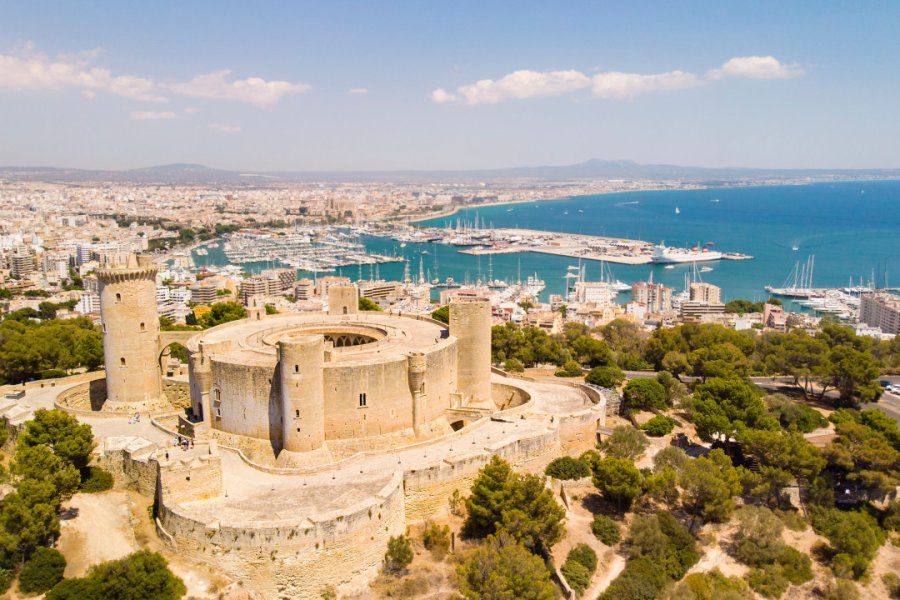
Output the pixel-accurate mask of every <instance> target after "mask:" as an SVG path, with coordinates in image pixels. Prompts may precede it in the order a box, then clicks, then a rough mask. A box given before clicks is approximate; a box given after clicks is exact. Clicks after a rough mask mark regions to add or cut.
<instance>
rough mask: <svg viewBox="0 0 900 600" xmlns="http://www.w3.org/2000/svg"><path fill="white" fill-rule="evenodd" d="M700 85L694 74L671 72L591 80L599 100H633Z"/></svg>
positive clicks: (600, 75)
mask: <svg viewBox="0 0 900 600" xmlns="http://www.w3.org/2000/svg"><path fill="white" fill-rule="evenodd" d="M697 85H700V79H699V78H698V77H697V76H696V75H694V74H693V73H686V72H684V71H669V72H668V73H656V74H653V75H639V74H637V73H618V72H610V73H598V74H597V75H594V76H593V77H592V78H591V93H592V94H593V95H594V96H596V97H597V98H603V99H623V98H633V97H634V96H636V95H638V94H644V93H647V92H657V91H667V90H683V89H686V88H691V87H695V86H697Z"/></svg>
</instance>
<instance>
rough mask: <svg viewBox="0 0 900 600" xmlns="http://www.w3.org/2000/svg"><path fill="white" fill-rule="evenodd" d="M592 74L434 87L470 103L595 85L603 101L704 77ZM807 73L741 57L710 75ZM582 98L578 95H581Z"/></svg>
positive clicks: (443, 97) (446, 97)
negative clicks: (453, 89)
mask: <svg viewBox="0 0 900 600" xmlns="http://www.w3.org/2000/svg"><path fill="white" fill-rule="evenodd" d="M589 72H591V73H592V74H591V75H588V74H585V73H582V72H581V71H575V70H566V71H545V72H541V71H529V70H521V71H513V72H512V73H510V74H508V75H505V76H503V77H501V78H500V79H497V80H493V79H482V80H480V81H476V82H475V83H472V84H468V85H462V86H460V87H458V88H457V89H456V90H455V91H447V90H445V89H444V88H438V89H436V90H434V91H433V92H431V99H432V100H433V101H434V102H436V103H437V104H447V103H452V102H455V103H460V104H467V105H469V106H475V105H477V104H496V103H497V102H503V101H505V100H524V99H527V98H540V97H549V96H563V95H566V94H570V93H572V92H578V91H581V90H586V89H590V90H591V95H593V96H594V97H595V98H602V99H604V100H623V99H629V98H633V97H635V96H637V95H638V94H646V93H650V92H662V91H674V90H684V89H688V88H692V87H697V86H700V85H703V83H704V79H703V78H702V77H699V76H697V75H696V74H694V73H690V72H688V71H680V70H675V71H668V72H665V73H651V74H649V75H644V74H641V73H621V72H619V71H601V72H596V68H592V69H591V70H590V71H589ZM800 75H803V69H801V68H800V67H798V66H797V65H790V64H785V63H781V62H779V61H778V60H777V59H775V58H774V57H772V56H742V57H736V58H732V59H731V60H729V61H728V62H726V63H725V64H724V65H722V67H721V68H720V69H712V70H710V71H709V72H708V73H707V74H706V79H709V80H719V79H724V78H725V77H747V78H751V79H789V78H791V77H799V76H800ZM576 99H577V98H576Z"/></svg>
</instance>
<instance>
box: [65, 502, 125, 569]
mask: <svg viewBox="0 0 900 600" xmlns="http://www.w3.org/2000/svg"><path fill="white" fill-rule="evenodd" d="M65 509H68V510H69V511H71V513H72V514H73V515H74V516H73V517H72V518H70V519H64V520H62V522H61V525H60V529H61V534H60V537H59V550H60V552H62V553H63V554H64V555H65V557H66V572H65V575H66V577H81V576H82V575H84V574H85V573H86V572H87V570H88V569H89V568H90V567H92V566H93V565H96V564H98V563H101V562H104V561H107V560H115V559H118V558H122V557H123V556H127V555H128V554H131V553H132V552H134V551H135V550H137V549H138V544H137V542H136V541H135V538H134V531H133V530H132V528H131V511H130V510H129V501H128V495H127V494H125V493H124V492H116V491H111V492H104V493H102V494H76V495H75V496H73V497H72V499H71V500H69V501H68V502H67V503H66V505H65Z"/></svg>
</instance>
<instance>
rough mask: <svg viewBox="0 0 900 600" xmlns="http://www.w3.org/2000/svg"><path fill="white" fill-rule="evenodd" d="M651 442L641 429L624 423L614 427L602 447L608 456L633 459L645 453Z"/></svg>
mask: <svg viewBox="0 0 900 600" xmlns="http://www.w3.org/2000/svg"><path fill="white" fill-rule="evenodd" d="M649 444H650V441H649V440H648V439H647V436H646V435H644V432H642V431H641V430H640V429H635V428H634V427H631V426H630V425H622V426H619V427H616V428H614V429H613V431H612V433H611V434H610V435H609V437H608V438H606V441H605V442H603V445H602V448H603V451H604V452H606V454H607V455H608V456H612V457H615V458H627V459H629V460H633V459H635V458H637V457H638V456H640V455H641V454H643V453H644V450H645V449H646V448H647V446H648V445H649Z"/></svg>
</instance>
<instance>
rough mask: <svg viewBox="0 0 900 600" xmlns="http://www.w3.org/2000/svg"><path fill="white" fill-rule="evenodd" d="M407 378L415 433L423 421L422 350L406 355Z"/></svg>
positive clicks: (423, 368) (424, 364) (417, 432)
mask: <svg viewBox="0 0 900 600" xmlns="http://www.w3.org/2000/svg"><path fill="white" fill-rule="evenodd" d="M406 360H407V365H408V368H407V378H408V380H409V391H410V394H412V421H413V430H414V431H415V432H416V435H418V434H419V433H420V431H419V430H420V428H421V426H422V424H423V423H424V422H425V368H426V366H427V363H426V358H425V354H424V353H422V352H410V353H409V354H408V355H407V356H406Z"/></svg>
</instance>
